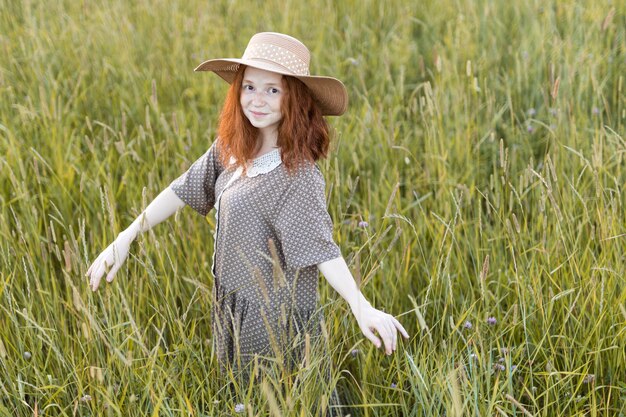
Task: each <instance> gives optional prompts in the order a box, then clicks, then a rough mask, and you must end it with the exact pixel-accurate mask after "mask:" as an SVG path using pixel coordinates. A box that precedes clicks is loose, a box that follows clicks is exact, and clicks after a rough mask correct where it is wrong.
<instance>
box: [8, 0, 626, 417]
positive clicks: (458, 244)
mask: <svg viewBox="0 0 626 417" xmlns="http://www.w3.org/2000/svg"><path fill="white" fill-rule="evenodd" d="M259 31H278V32H284V33H288V34H291V35H293V36H295V37H297V38H299V39H301V40H302V41H303V42H304V43H305V44H306V45H307V46H309V48H310V49H311V53H312V56H313V58H312V64H311V70H312V71H311V72H312V73H313V74H325V75H332V76H335V77H337V78H339V79H341V80H343V81H344V82H345V84H346V86H347V88H348V91H349V94H350V106H349V109H348V111H347V113H346V114H345V115H343V116H342V117H339V118H333V117H331V118H329V121H330V123H331V125H332V127H333V129H334V138H333V141H332V145H331V148H332V150H331V152H330V156H329V158H328V159H326V160H323V161H319V163H318V164H319V166H320V168H321V169H322V172H323V173H324V175H325V178H326V185H327V199H328V206H329V213H330V215H331V217H332V218H333V220H334V222H335V239H336V241H337V243H338V244H339V245H340V247H341V249H342V253H343V255H344V257H345V258H346V260H347V262H348V265H349V266H350V269H351V271H352V272H353V275H354V276H355V279H356V280H357V282H358V283H359V285H360V287H361V290H362V292H363V294H364V295H365V297H366V298H367V299H368V300H369V301H370V302H371V303H372V305H374V306H375V307H377V308H384V309H385V311H386V312H389V313H392V314H394V315H395V316H396V317H397V318H398V320H399V321H400V322H401V323H402V324H403V325H404V327H405V328H406V329H407V331H408V332H409V334H410V335H411V338H410V339H409V340H407V341H405V340H399V341H398V349H397V351H396V352H395V354H394V355H392V356H386V355H384V353H383V352H382V350H377V349H376V348H375V347H374V346H373V344H372V343H371V342H369V341H368V340H367V339H365V338H364V337H363V335H362V334H361V332H360V329H359V328H358V325H357V323H356V321H355V320H354V318H353V316H352V315H351V313H350V309H349V307H348V305H347V304H346V303H345V302H344V301H343V300H342V299H341V297H339V296H338V294H337V293H335V292H334V290H333V289H332V288H331V287H330V286H329V285H328V283H327V282H326V281H325V280H324V279H323V278H322V276H321V275H320V285H319V290H320V295H321V300H322V304H323V308H324V314H325V317H326V330H327V336H328V338H329V343H330V346H331V347H332V361H333V364H334V369H333V377H334V378H333V380H332V381H324V380H322V379H320V378H318V377H317V376H316V375H317V374H316V373H315V369H311V368H314V367H309V368H304V369H302V371H301V372H300V375H298V379H297V381H299V382H298V383H296V384H294V385H293V386H291V387H290V389H289V390H288V391H286V392H283V391H282V390H281V389H280V381H279V380H277V379H270V378H268V380H265V381H264V382H263V384H262V385H261V386H240V387H239V388H238V390H237V393H236V395H232V394H231V393H229V391H228V390H225V389H224V386H225V383H226V381H225V379H224V377H223V376H220V375H219V372H218V365H217V361H216V358H215V356H214V352H213V347H212V344H211V330H210V329H211V327H210V315H209V311H210V306H211V304H210V302H211V285H212V279H213V277H212V275H211V272H210V265H211V257H212V250H213V240H212V239H213V236H212V232H213V227H214V226H215V225H214V216H213V212H212V213H210V214H209V216H207V217H206V220H204V219H203V218H202V217H201V216H198V215H196V214H195V213H194V212H193V211H192V210H191V209H189V208H185V209H183V210H182V211H180V212H179V213H177V214H176V216H173V217H172V218H170V219H168V220H167V221H166V222H164V223H162V224H160V225H158V226H157V227H155V228H154V229H152V230H151V231H149V232H148V233H145V234H143V235H142V236H140V237H139V239H138V240H137V241H136V242H135V243H134V244H133V246H132V247H131V256H130V257H129V259H128V260H127V261H126V263H125V265H124V267H123V268H122V270H120V272H118V274H117V276H116V278H115V280H114V281H113V283H111V284H107V283H104V282H103V284H102V285H101V288H100V290H99V291H98V292H96V293H92V292H91V291H90V289H89V287H88V281H87V279H86V278H85V276H84V275H85V272H86V270H87V268H88V266H89V265H90V263H91V261H93V260H94V259H95V257H96V256H97V255H98V254H99V253H100V251H102V250H103V249H104V248H106V247H107V245H108V244H109V243H110V242H111V241H112V240H113V239H114V238H115V237H116V235H117V234H118V233H119V232H121V231H122V230H124V228H126V227H127V226H128V225H129V224H130V223H131V222H132V221H133V220H134V219H135V218H136V216H137V215H138V214H140V213H141V211H142V210H143V208H145V207H146V205H147V204H148V203H149V202H150V201H151V200H152V199H153V198H154V197H156V196H157V195H158V193H159V192H160V191H161V190H162V189H163V188H164V187H166V186H167V185H168V184H169V183H170V182H171V181H172V180H173V179H174V178H176V177H177V176H178V175H180V174H181V173H182V172H184V170H185V169H186V168H187V167H188V166H189V165H190V164H191V163H192V162H193V161H194V160H195V159H196V158H198V157H199V156H200V155H201V154H202V153H204V151H205V150H206V149H208V146H209V145H210V143H211V142H212V141H213V140H214V137H215V131H216V125H217V120H218V116H219V111H220V108H221V105H222V100H223V97H224V94H225V92H226V90H227V84H226V83H224V82H223V81H222V80H221V79H219V77H217V76H215V75H214V74H210V73H194V72H193V68H195V66H196V65H198V64H199V63H200V62H202V61H203V60H205V59H208V58H212V57H227V56H231V57H239V56H240V55H241V53H242V51H243V48H244V47H245V45H246V44H247V42H248V40H249V38H250V36H251V35H252V34H254V33H256V32H259ZM0 51H1V53H0V416H35V415H37V416H44V415H45V416H91V415H93V416H100V415H103V416H143V415H152V416H157V415H158V416H175V415H176V416H178V415H193V416H221V415H245V416H278V415H285V416H307V415H317V414H318V413H321V412H322V410H323V409H325V408H326V401H327V398H328V394H329V392H330V390H331V389H332V388H333V387H337V389H338V391H339V392H340V394H341V395H342V396H343V398H344V399H345V401H346V402H347V403H348V404H349V405H350V409H349V412H350V414H351V415H352V416H428V417H432V416H444V415H445V416H501V417H505V416H546V417H548V416H549V417H554V416H626V347H625V346H626V281H625V278H624V277H625V276H626V213H625V206H624V205H625V204H626V190H625V186H624V184H625V183H626V166H625V164H626V161H625V158H626V138H625V130H626V129H625V124H626V86H625V85H624V84H625V82H626V80H625V75H626V3H624V2H620V1H608V0H600V1H555V0H552V1H537V0H530V1H527V2H509V1H504V0H475V1H470V0H456V1H452V0H440V1H432V0H425V1H406V0H405V1H401V0H388V1H385V2H378V1H372V0H363V1H355V0H344V1H338V2H333V1H328V0H326V1H319V2H296V1H292V0H283V1H275V0H268V1H265V2H262V3H261V2H243V1H237V0H228V1H226V0H220V1H210V2H201V1H198V0H187V1H180V0H156V1H151V2H148V1H146V0H136V1H132V2H127V1H123V0H110V1H94V2H89V1H84V0H80V1H58V2H36V1H12V0H2V1H0ZM400 339H402V338H401V337H400Z"/></svg>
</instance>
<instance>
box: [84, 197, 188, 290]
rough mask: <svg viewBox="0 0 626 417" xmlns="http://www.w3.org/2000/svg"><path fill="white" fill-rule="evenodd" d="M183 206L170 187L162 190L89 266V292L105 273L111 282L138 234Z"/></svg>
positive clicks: (97, 284) (95, 286) (183, 203)
mask: <svg viewBox="0 0 626 417" xmlns="http://www.w3.org/2000/svg"><path fill="white" fill-rule="evenodd" d="M184 206H185V202H184V201H183V200H181V199H180V198H179V197H178V196H177V195H176V194H175V193H174V191H173V190H172V189H171V187H167V188H166V189H164V190H163V191H162V192H161V193H160V194H159V195H158V196H157V197H156V198H155V199H154V200H152V202H151V203H150V204H149V205H148V207H147V208H146V209H145V210H144V211H143V212H142V213H141V214H140V215H139V216H138V217H137V219H135V221H133V223H132V224H131V225H130V226H128V228H126V230H124V231H123V232H121V233H120V234H119V235H118V236H117V238H116V239H115V240H114V241H113V243H111V244H110V245H109V247H107V248H106V249H105V250H104V251H103V252H102V253H101V254H100V255H99V256H98V257H97V258H96V260H95V261H94V262H93V263H92V264H91V266H90V267H89V269H88V270H87V273H86V275H87V276H88V277H89V286H90V288H91V290H92V291H96V290H97V289H98V287H99V286H100V280H101V279H102V276H103V275H104V274H105V273H106V274H107V276H106V280H107V282H111V281H113V277H114V276H115V273H116V272H117V271H118V269H120V267H121V266H122V264H123V263H124V261H125V260H126V258H127V257H128V250H129V248H130V244H131V243H132V242H133V241H134V240H135V239H136V238H137V236H138V235H139V234H140V233H143V232H146V231H148V230H150V229H151V228H152V227H154V226H156V225H157V224H159V223H161V222H162V221H163V220H165V219H167V218H168V217H170V216H171V215H172V214H174V213H175V212H176V210H178V209H180V208H182V207H184Z"/></svg>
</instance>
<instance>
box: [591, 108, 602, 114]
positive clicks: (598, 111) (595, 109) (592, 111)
mask: <svg viewBox="0 0 626 417" xmlns="http://www.w3.org/2000/svg"><path fill="white" fill-rule="evenodd" d="M591 113H593V114H600V109H599V108H597V107H594V108H593V109H591Z"/></svg>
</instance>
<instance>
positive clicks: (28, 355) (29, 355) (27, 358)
mask: <svg viewBox="0 0 626 417" xmlns="http://www.w3.org/2000/svg"><path fill="white" fill-rule="evenodd" d="M32 357H33V355H31V353H30V352H29V351H26V352H24V359H26V360H27V361H28V360H30V358H32Z"/></svg>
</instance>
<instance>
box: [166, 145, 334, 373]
mask: <svg viewBox="0 0 626 417" xmlns="http://www.w3.org/2000/svg"><path fill="white" fill-rule="evenodd" d="M216 143H217V142H214V143H213V144H212V145H211V147H210V148H209V150H208V151H207V152H206V153H205V154H204V155H202V156H201V157H200V158H199V159H198V160H197V161H196V162H194V163H193V165H191V167H190V168H189V169H188V170H187V171H186V172H185V173H184V174H182V175H181V176H180V177H178V178H177V179H175V180H174V181H173V182H172V183H171V184H170V187H171V189H172V190H173V191H174V192H175V193H176V195H178V196H179V197H180V198H181V199H182V200H183V201H184V202H185V203H186V204H188V205H189V206H191V207H192V208H193V209H194V210H195V211H197V212H198V213H200V214H201V215H202V216H206V215H207V214H208V213H209V212H210V210H211V209H212V208H213V207H215V208H216V210H215V217H216V230H215V233H214V238H215V239H214V245H215V246H214V254H213V262H212V267H211V270H212V272H213V276H214V285H213V306H212V311H211V320H212V326H213V340H214V341H215V342H216V348H217V354H218V359H219V364H220V368H221V370H222V371H225V370H226V369H227V368H228V367H231V369H239V370H241V369H243V368H244V367H246V366H247V365H249V364H251V363H252V362H253V359H254V356H255V354H256V355H257V356H258V357H259V358H260V359H263V358H268V359H269V360H270V361H271V360H276V359H278V360H280V361H281V363H283V364H285V365H290V366H299V364H302V363H303V359H305V358H304V352H305V347H306V343H305V339H306V334H307V333H308V335H309V343H310V345H309V347H311V346H313V342H315V340H319V339H321V337H320V336H321V321H322V320H323V314H322V312H321V309H320V305H319V296H318V292H317V285H318V269H317V264H319V263H321V262H324V261H328V260H331V259H335V258H338V257H340V256H341V252H340V249H339V247H338V246H337V244H336V243H335V242H334V241H333V236H332V230H333V224H332V220H331V218H330V215H329V214H328V210H327V207H326V198H325V181H324V177H323V175H322V173H321V171H320V169H319V168H318V166H317V165H316V164H314V163H309V164H306V165H305V166H300V167H299V168H298V170H297V172H296V173H295V174H294V175H289V174H288V172H287V170H286V168H285V167H284V165H283V164H282V163H281V156H280V149H275V150H274V151H271V152H269V153H266V154H264V155H262V156H260V157H259V158H257V159H255V160H253V161H252V164H251V165H250V164H249V165H248V172H247V174H245V175H242V174H241V168H237V167H236V165H234V164H233V165H231V166H229V167H224V166H223V165H222V164H221V163H220V161H219V158H218V155H217V152H218V150H217V147H216ZM232 162H233V160H232V159H231V163H232ZM316 343H317V342H316ZM315 346H317V345H315ZM257 360H259V359H257Z"/></svg>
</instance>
